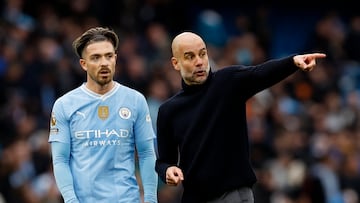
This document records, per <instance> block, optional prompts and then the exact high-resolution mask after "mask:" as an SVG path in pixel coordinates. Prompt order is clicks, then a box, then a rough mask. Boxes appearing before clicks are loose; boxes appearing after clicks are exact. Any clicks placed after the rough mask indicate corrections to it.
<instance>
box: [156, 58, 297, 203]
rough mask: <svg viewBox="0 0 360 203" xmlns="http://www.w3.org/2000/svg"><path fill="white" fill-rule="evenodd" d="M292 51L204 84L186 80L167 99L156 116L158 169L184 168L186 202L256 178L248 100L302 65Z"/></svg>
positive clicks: (223, 71) (237, 68)
mask: <svg viewBox="0 0 360 203" xmlns="http://www.w3.org/2000/svg"><path fill="white" fill-rule="evenodd" d="M292 57H293V56H289V57H286V58H282V59H277V60H270V61H267V62H265V63H263V64H260V65H256V66H247V67H245V66H241V65H237V66H229V67H224V68H222V69H220V70H218V71H216V72H210V74H209V77H208V79H207V80H206V82H205V83H204V84H202V85H192V86H189V85H186V84H185V83H184V81H182V87H183V89H182V90H181V91H180V92H179V93H177V94H176V95H174V96H173V97H171V98H170V99H168V100H167V101H166V102H164V103H163V104H162V105H161V107H160V108H159V112H158V119H157V142H158V143H157V145H158V146H157V147H158V153H159V154H158V159H157V161H156V171H157V172H158V174H159V177H160V178H161V180H162V181H164V182H165V178H166V177H165V174H166V169H167V168H168V167H169V166H173V165H176V166H179V167H180V168H181V169H182V170H183V173H184V181H183V187H184V193H183V201H182V202H186V203H190V202H196V203H199V202H202V201H206V200H209V199H212V198H214V197H217V196H220V195H221V194H223V193H225V192H226V191H230V190H233V189H236V188H240V187H244V186H248V187H252V186H253V184H254V183H255V182H256V181H257V180H256V176H255V173H254V171H253V169H252V165H251V162H250V154H249V140H248V132H247V121H246V101H247V100H248V99H249V98H250V97H252V96H253V95H255V94H256V93H258V92H260V91H262V90H264V89H266V88H268V87H271V86H272V85H274V84H276V83H278V82H280V81H281V80H283V79H285V78H286V77H288V76H289V75H291V74H293V73H295V72H296V71H297V70H298V68H297V67H296V66H295V65H294V62H293V59H292Z"/></svg>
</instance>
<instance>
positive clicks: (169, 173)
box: [166, 166, 184, 186]
mask: <svg viewBox="0 0 360 203" xmlns="http://www.w3.org/2000/svg"><path fill="white" fill-rule="evenodd" d="M183 180H184V175H183V173H182V171H181V169H180V168H179V167H176V166H170V167H169V168H168V169H167V170H166V184H168V185H172V186H177V185H179V184H180V183H181V182H182V181H183Z"/></svg>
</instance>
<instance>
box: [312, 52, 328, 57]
mask: <svg viewBox="0 0 360 203" xmlns="http://www.w3.org/2000/svg"><path fill="white" fill-rule="evenodd" d="M311 55H312V56H313V57H315V58H325V57H326V54H323V53H313V54H311Z"/></svg>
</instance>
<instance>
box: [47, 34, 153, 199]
mask: <svg viewBox="0 0 360 203" xmlns="http://www.w3.org/2000/svg"><path fill="white" fill-rule="evenodd" d="M118 42H119V39H118V36H117V35H116V33H115V32H114V31H112V30H110V29H108V28H102V27H96V28H91V29H89V30H87V31H86V32H85V33H83V34H82V35H81V36H80V37H78V38H77V39H76V40H75V41H74V42H73V47H74V50H75V52H76V54H77V55H78V56H79V58H80V59H79V63H80V65H81V67H82V69H83V70H84V71H85V72H86V74H87V78H86V82H85V83H83V84H82V85H81V86H80V87H78V88H76V89H74V90H72V91H70V92H68V93H66V94H65V95H63V96H62V97H60V98H58V99H57V100H56V102H55V103H54V106H53V110H52V115H51V119H50V136H49V143H51V152H52V158H53V168H54V175H55V179H56V183H57V186H58V188H59V190H60V192H61V194H62V196H63V198H64V201H65V202H66V203H70V202H71V203H75V202H76V203H77V202H79V203H95V202H96V203H120V202H121V203H136V202H138V203H140V202H142V197H141V194H140V188H139V185H138V182H137V179H136V175H135V174H136V160H137V158H136V156H137V157H138V160H139V170H140V177H141V183H142V185H143V189H144V197H143V198H144V200H143V201H144V202H149V203H154V202H157V184H158V177H157V174H156V172H155V160H156V155H155V149H154V139H155V133H154V130H153V128H152V124H151V118H150V115H149V108H148V105H147V103H146V100H145V97H144V96H143V95H142V94H141V93H139V92H138V91H136V90H134V89H131V88H129V87H126V86H124V85H122V84H119V83H118V82H116V81H114V80H113V77H114V74H115V65H116V57H117V55H116V50H117V47H118Z"/></svg>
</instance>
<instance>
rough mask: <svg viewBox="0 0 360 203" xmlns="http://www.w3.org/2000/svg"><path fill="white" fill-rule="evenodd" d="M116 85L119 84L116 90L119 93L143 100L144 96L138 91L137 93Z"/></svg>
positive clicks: (131, 89)
mask: <svg viewBox="0 0 360 203" xmlns="http://www.w3.org/2000/svg"><path fill="white" fill-rule="evenodd" d="M118 84H119V88H118V91H119V93H121V94H125V95H127V96H131V97H136V98H145V96H144V94H143V93H141V92H140V91H138V90H136V89H134V88H131V87H128V86H125V85H122V84H120V83H118Z"/></svg>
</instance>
